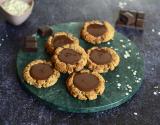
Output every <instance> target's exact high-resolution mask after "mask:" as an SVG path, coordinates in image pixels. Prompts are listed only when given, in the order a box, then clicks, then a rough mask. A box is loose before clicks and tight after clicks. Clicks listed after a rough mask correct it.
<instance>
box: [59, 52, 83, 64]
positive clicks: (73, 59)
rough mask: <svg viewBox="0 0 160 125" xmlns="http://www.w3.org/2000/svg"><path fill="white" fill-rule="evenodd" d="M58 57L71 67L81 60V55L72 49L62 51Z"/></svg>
mask: <svg viewBox="0 0 160 125" xmlns="http://www.w3.org/2000/svg"><path fill="white" fill-rule="evenodd" d="M58 57H59V59H60V60H61V61H62V62H64V63H67V64H72V65H73V64H76V63H77V62H78V61H79V60H80V59H81V54H80V53H78V52H76V51H74V50H72V49H63V50H62V51H61V52H60V54H59V56H58Z"/></svg>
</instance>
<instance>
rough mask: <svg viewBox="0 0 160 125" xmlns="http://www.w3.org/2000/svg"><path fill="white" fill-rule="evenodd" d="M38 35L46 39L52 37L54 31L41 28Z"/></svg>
mask: <svg viewBox="0 0 160 125" xmlns="http://www.w3.org/2000/svg"><path fill="white" fill-rule="evenodd" d="M37 33H38V34H39V35H40V36H42V37H45V36H50V35H52V33H53V31H52V29H51V28H50V27H49V26H41V27H39V28H38V30H37Z"/></svg>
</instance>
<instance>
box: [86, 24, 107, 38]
mask: <svg viewBox="0 0 160 125" xmlns="http://www.w3.org/2000/svg"><path fill="white" fill-rule="evenodd" d="M87 31H88V32H89V33H90V34H91V35H93V36H95V37H99V36H102V35H103V34H104V33H105V32H106V31H107V28H106V27H105V25H101V24H90V25H89V26H88V27H87Z"/></svg>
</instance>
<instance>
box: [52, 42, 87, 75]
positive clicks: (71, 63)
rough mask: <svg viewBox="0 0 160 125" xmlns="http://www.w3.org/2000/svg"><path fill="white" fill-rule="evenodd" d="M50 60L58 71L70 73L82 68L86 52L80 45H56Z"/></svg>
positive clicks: (84, 63)
mask: <svg viewBox="0 0 160 125" xmlns="http://www.w3.org/2000/svg"><path fill="white" fill-rule="evenodd" d="M51 60H52V62H53V63H54V64H55V68H56V69H57V70H58V71H60V72H62V73H69V74H70V73H72V72H74V71H80V70H82V69H83V67H84V66H85V65H86V64H87V54H86V52H85V50H84V49H83V48H82V47H80V46H78V45H75V44H68V45H65V46H63V47H58V48H57V49H56V50H55V54H54V55H53V57H52V59H51Z"/></svg>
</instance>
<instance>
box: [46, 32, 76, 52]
mask: <svg viewBox="0 0 160 125" xmlns="http://www.w3.org/2000/svg"><path fill="white" fill-rule="evenodd" d="M67 44H76V45H79V40H78V39H77V38H76V37H74V36H73V35H72V34H70V33H66V32H57V33H55V34H54V35H53V36H50V37H49V38H48V41H47V42H46V50H47V52H48V53H50V54H53V53H54V51H55V49H56V48H57V47H62V46H64V45H67Z"/></svg>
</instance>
